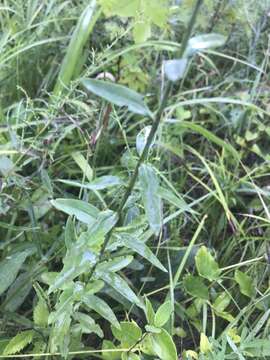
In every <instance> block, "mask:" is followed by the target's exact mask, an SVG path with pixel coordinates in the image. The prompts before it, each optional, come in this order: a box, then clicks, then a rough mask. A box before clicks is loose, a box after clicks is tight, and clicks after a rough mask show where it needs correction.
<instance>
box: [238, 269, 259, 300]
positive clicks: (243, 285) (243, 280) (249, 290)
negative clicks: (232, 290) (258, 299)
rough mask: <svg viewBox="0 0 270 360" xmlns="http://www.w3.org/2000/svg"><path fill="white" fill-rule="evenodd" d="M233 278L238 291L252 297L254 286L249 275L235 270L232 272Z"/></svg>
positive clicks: (254, 291)
mask: <svg viewBox="0 0 270 360" xmlns="http://www.w3.org/2000/svg"><path fill="white" fill-rule="evenodd" d="M234 278H235V281H236V282H237V284H238V285H239V287H240V291H241V293H242V294H243V295H246V296H248V297H249V298H252V297H253V296H254V295H255V293H256V290H255V286H254V284H253V280H252V278H251V277H250V276H248V275H247V274H245V273H243V272H242V271H240V270H236V271H235V273H234Z"/></svg>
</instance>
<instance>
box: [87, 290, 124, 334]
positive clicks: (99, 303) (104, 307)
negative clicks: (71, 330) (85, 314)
mask: <svg viewBox="0 0 270 360" xmlns="http://www.w3.org/2000/svg"><path fill="white" fill-rule="evenodd" d="M81 301H82V302H83V303H84V304H85V305H86V306H88V307H89V308H90V309H92V310H94V311H95V312H97V313H98V314H99V315H100V316H101V317H103V318H104V319H106V320H108V321H109V322H110V323H111V324H112V325H113V326H115V327H116V328H120V324H119V322H118V320H117V318H116V316H115V315H114V312H113V311H112V309H111V308H110V306H109V305H108V304H107V303H106V302H105V301H104V300H102V299H100V298H99V297H97V296H96V295H93V294H88V293H86V294H84V295H83V297H82V299H81Z"/></svg>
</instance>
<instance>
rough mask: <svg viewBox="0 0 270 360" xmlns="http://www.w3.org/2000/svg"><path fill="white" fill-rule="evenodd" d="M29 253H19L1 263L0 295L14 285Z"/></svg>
mask: <svg viewBox="0 0 270 360" xmlns="http://www.w3.org/2000/svg"><path fill="white" fill-rule="evenodd" d="M28 255H29V252H28V251H23V252H18V253H15V254H11V255H10V256H8V257H6V259H4V260H3V261H1V263H0V295H1V294H3V292H4V291H6V289H7V288H8V287H9V286H10V285H11V284H12V283H13V281H14V280H15V279H16V276H17V274H18V272H19V270H20V268H21V267H22V265H23V263H24V261H25V259H26V258H27V256H28Z"/></svg>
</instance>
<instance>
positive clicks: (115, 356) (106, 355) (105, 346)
mask: <svg viewBox="0 0 270 360" xmlns="http://www.w3.org/2000/svg"><path fill="white" fill-rule="evenodd" d="M111 349H117V346H115V344H114V343H113V342H112V341H110V340H104V341H103V342H102V350H111ZM120 358H121V353H120V352H119V351H115V352H114V351H103V352H102V359H104V360H119V359H120Z"/></svg>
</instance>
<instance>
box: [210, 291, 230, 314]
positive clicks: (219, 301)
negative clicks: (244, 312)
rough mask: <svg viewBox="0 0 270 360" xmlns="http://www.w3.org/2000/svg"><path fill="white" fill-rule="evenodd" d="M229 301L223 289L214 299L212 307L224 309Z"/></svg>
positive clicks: (217, 309)
mask: <svg viewBox="0 0 270 360" xmlns="http://www.w3.org/2000/svg"><path fill="white" fill-rule="evenodd" d="M230 302H231V298H230V296H229V295H228V294H227V293H226V292H225V291H224V292H222V293H221V294H220V295H218V297H217V298H216V300H215V301H214V304H213V308H214V309H215V310H216V311H224V310H225V309H226V307H227V306H229V304H230Z"/></svg>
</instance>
